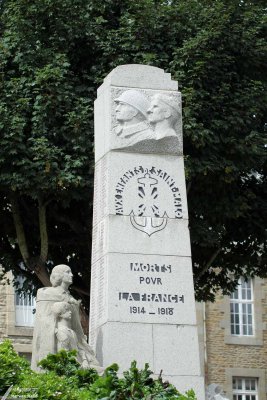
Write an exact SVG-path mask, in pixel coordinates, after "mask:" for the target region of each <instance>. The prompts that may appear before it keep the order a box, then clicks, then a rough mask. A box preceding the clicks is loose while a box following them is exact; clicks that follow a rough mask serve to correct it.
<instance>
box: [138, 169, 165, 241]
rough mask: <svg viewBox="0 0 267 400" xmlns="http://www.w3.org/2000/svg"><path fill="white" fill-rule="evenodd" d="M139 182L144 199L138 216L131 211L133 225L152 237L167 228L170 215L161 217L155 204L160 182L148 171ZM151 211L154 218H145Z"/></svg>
mask: <svg viewBox="0 0 267 400" xmlns="http://www.w3.org/2000/svg"><path fill="white" fill-rule="evenodd" d="M137 181H138V183H139V186H138V196H139V197H140V198H141V199H142V203H141V204H140V205H139V212H138V216H135V214H134V212H133V210H132V211H131V213H130V220H131V224H132V225H133V227H134V228H136V229H138V230H139V231H141V232H144V233H146V234H147V235H148V236H151V235H153V233H156V232H159V231H162V229H164V228H165V227H166V225H167V222H168V219H167V218H168V215H167V213H166V212H165V213H164V215H163V216H162V217H160V215H159V208H158V206H157V205H156V204H155V201H156V199H157V197H158V189H157V184H158V180H157V179H155V178H153V177H152V176H151V175H150V174H149V173H148V170H146V172H145V174H144V176H143V177H141V178H139V179H138V180H137ZM151 211H152V213H153V214H154V215H153V217H151V216H143V215H144V213H149V212H151Z"/></svg>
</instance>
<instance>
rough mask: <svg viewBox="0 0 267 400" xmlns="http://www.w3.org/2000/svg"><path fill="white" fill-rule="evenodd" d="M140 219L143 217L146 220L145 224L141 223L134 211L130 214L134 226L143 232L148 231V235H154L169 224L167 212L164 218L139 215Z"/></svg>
mask: <svg viewBox="0 0 267 400" xmlns="http://www.w3.org/2000/svg"><path fill="white" fill-rule="evenodd" d="M137 218H138V219H141V218H142V220H143V221H144V224H139V223H138V222H137V221H136V217H135V215H134V212H133V211H132V212H131V214H130V219H131V224H132V225H133V227H134V228H136V229H138V230H139V231H141V232H144V233H146V234H147V235H148V236H151V235H153V233H156V232H159V231H162V229H164V228H165V227H166V225H167V222H168V220H167V218H168V215H167V213H166V212H165V213H164V215H163V217H162V218H155V217H137ZM156 220H157V222H158V221H159V224H157V223H155V221H156Z"/></svg>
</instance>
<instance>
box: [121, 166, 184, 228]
mask: <svg viewBox="0 0 267 400" xmlns="http://www.w3.org/2000/svg"><path fill="white" fill-rule="evenodd" d="M130 191H131V195H130V196H129V192H130ZM125 197H127V198H128V201H127V200H126V201H125ZM125 203H127V204H125ZM115 212H116V215H130V221H131V224H132V226H133V227H134V228H135V229H138V230H139V231H142V232H144V233H146V234H147V235H148V236H151V235H152V234H154V233H156V232H159V231H161V230H163V229H164V228H165V227H166V225H167V222H168V218H177V219H181V218H183V210H182V199H181V194H180V191H179V188H178V187H177V185H176V183H175V181H174V179H173V178H172V177H171V176H170V175H169V174H168V173H167V172H166V171H163V170H162V169H158V168H155V167H154V166H152V167H151V168H150V169H148V168H143V167H142V166H139V167H135V168H133V169H129V170H128V171H126V172H125V173H124V174H123V175H122V176H121V178H120V180H119V181H118V182H117V184H116V187H115Z"/></svg>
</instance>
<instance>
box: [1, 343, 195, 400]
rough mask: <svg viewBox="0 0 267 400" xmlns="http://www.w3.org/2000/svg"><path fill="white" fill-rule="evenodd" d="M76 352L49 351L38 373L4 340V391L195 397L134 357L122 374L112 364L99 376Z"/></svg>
mask: <svg viewBox="0 0 267 400" xmlns="http://www.w3.org/2000/svg"><path fill="white" fill-rule="evenodd" d="M75 355H76V353H75V351H69V352H67V351H65V350H61V351H60V352H58V353H57V354H49V355H48V356H47V357H46V358H45V359H44V360H42V361H41V362H40V363H39V365H40V366H41V367H42V369H43V371H44V372H43V373H37V372H33V371H31V369H30V366H29V363H28V362H27V361H26V360H24V359H23V358H22V357H19V356H18V355H17V354H16V352H15V351H14V350H13V347H12V344H11V342H9V341H5V342H3V343H2V344H0V362H1V365H0V385H1V386H0V387H1V388H2V390H3V392H5V391H6V390H7V388H8V387H9V386H11V385H14V388H13V389H12V392H11V394H12V396H14V397H16V396H17V397H21V398H29V397H31V398H37V399H38V400H52V399H60V400H141V399H145V400H196V397H195V394H194V392H193V391H192V390H191V391H188V392H187V394H186V395H182V394H180V393H179V392H178V390H177V389H176V388H175V387H174V386H172V385H171V384H169V383H168V382H163V381H162V379H161V377H159V378H158V379H156V380H154V379H152V377H151V375H152V371H150V370H149V366H148V364H146V365H145V367H144V369H140V370H139V369H138V368H137V365H136V361H133V362H132V364H131V367H130V369H129V370H128V371H125V372H124V373H123V377H120V376H119V375H118V370H119V367H118V365H117V364H113V365H111V366H110V367H108V368H107V369H106V370H105V371H104V373H103V375H102V376H99V375H98V373H97V371H95V370H94V369H87V370H84V369H81V368H80V365H79V364H78V363H77V361H76V358H75Z"/></svg>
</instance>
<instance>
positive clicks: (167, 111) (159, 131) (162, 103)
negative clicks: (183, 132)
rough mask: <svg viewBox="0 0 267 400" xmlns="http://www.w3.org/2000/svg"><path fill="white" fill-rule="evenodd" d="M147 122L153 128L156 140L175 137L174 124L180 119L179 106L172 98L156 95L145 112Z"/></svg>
mask: <svg viewBox="0 0 267 400" xmlns="http://www.w3.org/2000/svg"><path fill="white" fill-rule="evenodd" d="M147 115H148V121H149V122H150V124H151V125H152V126H154V128H155V133H156V138H157V139H161V138H163V137H166V136H175V135H176V133H175V130H174V127H175V124H176V123H177V121H178V120H179V118H180V117H181V113H180V108H179V104H178V102H177V99H176V98H175V97H173V96H168V95H165V94H156V95H154V96H153V97H152V99H151V103H150V106H149V108H148V110H147Z"/></svg>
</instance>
